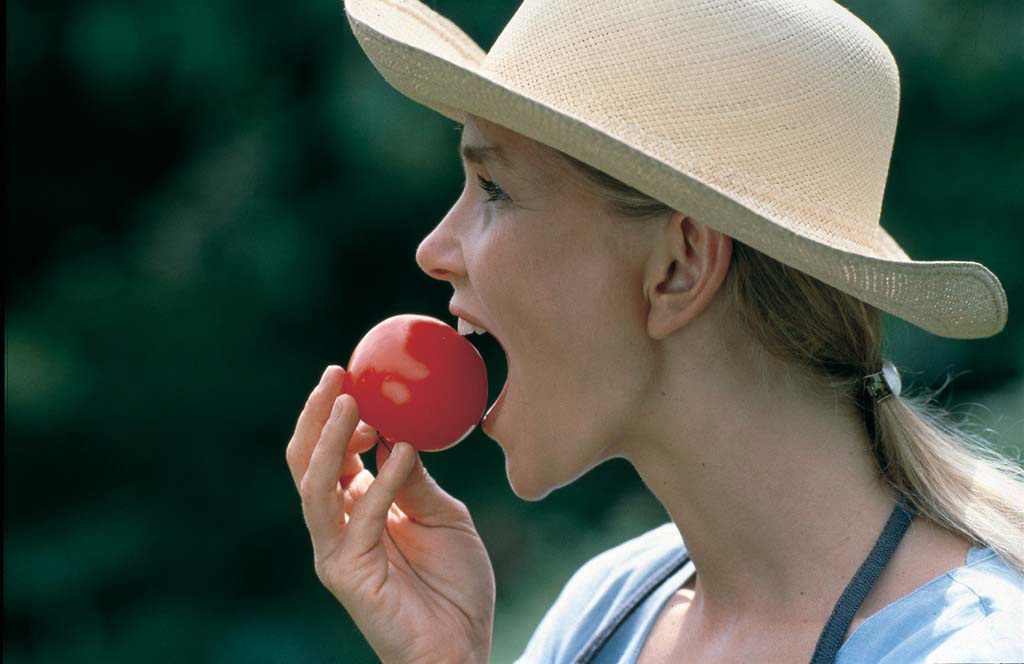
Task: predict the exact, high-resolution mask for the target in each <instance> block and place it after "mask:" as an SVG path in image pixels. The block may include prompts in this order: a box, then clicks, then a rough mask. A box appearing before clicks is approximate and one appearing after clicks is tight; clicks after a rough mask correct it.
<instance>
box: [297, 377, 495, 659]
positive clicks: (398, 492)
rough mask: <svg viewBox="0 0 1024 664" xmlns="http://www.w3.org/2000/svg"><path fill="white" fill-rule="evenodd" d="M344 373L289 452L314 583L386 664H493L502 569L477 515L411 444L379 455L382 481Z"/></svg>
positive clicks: (310, 409) (305, 419) (317, 394)
mask: <svg viewBox="0 0 1024 664" xmlns="http://www.w3.org/2000/svg"><path fill="white" fill-rule="evenodd" d="M344 375H345V371H344V369H342V368H341V367H338V366H330V367H327V370H326V371H325V372H324V375H323V377H322V378H321V379H320V384H319V385H318V386H317V387H316V389H315V390H313V392H312V394H310V396H309V399H308V400H307V402H306V406H305V408H303V410H302V414H301V415H299V419H298V422H297V424H296V426H295V433H294V435H293V436H292V439H291V441H289V443H288V450H287V454H286V457H287V460H288V467H289V468H290V470H291V473H292V478H293V479H294V480H295V486H296V488H298V490H299V494H300V495H301V497H302V512H303V515H304V516H305V519H306V526H307V528H308V529H309V534H310V537H311V538H312V540H313V563H314V567H315V569H316V574H317V576H318V577H319V579H320V581H321V582H322V583H323V584H324V586H326V587H327V589H328V590H330V591H331V593H332V594H333V595H334V596H335V597H336V598H337V599H338V601H339V602H340V603H341V604H342V606H344V607H345V609H346V610H347V611H348V613H349V615H351V616H352V619H353V620H354V621H355V623H356V626H357V627H358V628H359V630H360V631H361V632H362V633H363V635H364V636H365V637H366V640H367V641H368V642H369V644H370V646H371V647H372V648H373V650H374V652H375V653H377V656H378V657H380V659H381V661H382V662H386V663H388V664H391V663H403V664H404V663H408V662H470V661H483V662H486V661H487V659H488V656H489V653H490V647H491V634H492V629H493V624H494V571H493V569H492V567H491V561H490V558H488V556H487V550H486V549H485V548H484V544H483V541H482V540H481V539H480V536H479V534H477V532H476V528H475V526H474V525H473V520H472V518H471V517H470V514H469V510H468V509H467V508H466V506H465V505H464V504H463V503H462V502H461V501H459V500H456V499H455V498H453V497H452V496H451V495H449V494H448V493H446V492H445V491H444V490H443V489H441V487H440V486H438V484H437V483H436V482H435V481H434V480H433V478H431V477H430V476H429V475H428V474H427V471H426V469H425V468H424V467H423V464H422V462H421V460H420V458H419V453H418V452H417V451H416V450H415V449H414V448H413V447H412V446H411V445H409V443H404V442H399V443H397V444H396V445H394V447H393V448H392V450H391V452H390V453H389V452H388V450H387V448H385V447H384V445H377V468H378V473H379V474H378V476H377V478H376V479H374V476H373V475H372V474H371V473H370V472H369V471H368V470H366V469H365V468H364V467H363V462H362V459H361V458H360V456H359V453H361V452H365V451H367V450H369V449H370V448H371V447H373V445H374V443H376V442H377V432H376V431H374V430H373V429H372V428H371V427H369V426H367V425H365V424H364V423H360V422H359V412H358V405H357V404H356V401H355V399H354V398H353V397H352V396H351V395H349V394H345V395H341V396H338V395H339V394H340V392H341V386H342V381H343V377H344ZM328 418H329V419H328ZM357 424H358V425H359V426H358V427H357ZM389 457H390V458H389ZM339 478H340V480H339Z"/></svg>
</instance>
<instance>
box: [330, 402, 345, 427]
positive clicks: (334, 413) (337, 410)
mask: <svg viewBox="0 0 1024 664" xmlns="http://www.w3.org/2000/svg"><path fill="white" fill-rule="evenodd" d="M344 410H345V406H344V405H343V404H342V403H341V397H338V398H337V399H335V400H334V407H333V408H332V409H331V422H334V421H335V420H337V419H338V418H339V417H341V413H342V411H344Z"/></svg>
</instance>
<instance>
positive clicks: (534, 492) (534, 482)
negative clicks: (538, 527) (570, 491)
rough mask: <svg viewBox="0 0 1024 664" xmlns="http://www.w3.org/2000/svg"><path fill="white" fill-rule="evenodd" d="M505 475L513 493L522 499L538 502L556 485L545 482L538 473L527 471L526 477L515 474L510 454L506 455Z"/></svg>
mask: <svg viewBox="0 0 1024 664" xmlns="http://www.w3.org/2000/svg"><path fill="white" fill-rule="evenodd" d="M505 475H506V476H507V477H508V484H509V486H510V487H512V493H514V494H516V496H517V497H519V498H520V499H522V500H526V501H529V502H537V501H539V500H544V499H545V498H546V497H547V495H548V494H549V493H551V491H552V490H553V489H555V488H556V487H554V486H551V485H550V484H544V483H543V482H542V481H538V480H540V478H539V477H538V476H537V474H536V473H527V474H526V477H520V476H517V475H516V474H515V472H514V471H513V469H512V467H511V465H510V464H509V459H508V456H506V457H505Z"/></svg>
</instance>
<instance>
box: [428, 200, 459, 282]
mask: <svg viewBox="0 0 1024 664" xmlns="http://www.w3.org/2000/svg"><path fill="white" fill-rule="evenodd" d="M462 200H463V198H462V197H461V196H460V197H459V200H457V201H455V204H454V205H453V206H452V208H451V209H450V210H449V211H448V214H446V215H445V216H444V219H442V220H441V223H439V224H438V225H437V227H435V228H434V230H432V231H431V232H430V234H429V235H427V237H425V238H423V241H422V242H420V246H419V247H417V249H416V264H417V265H419V266H420V269H421V270H423V271H424V272H426V273H427V274H428V275H430V276H431V277H433V278H435V279H440V280H442V281H452V280H454V279H456V278H458V277H459V276H461V275H463V274H465V269H466V266H465V259H464V257H463V254H462V243H461V242H460V240H459V237H458V234H457V233H456V230H457V228H458V226H459V223H458V222H459V216H460V214H461V213H462V205H461V204H462Z"/></svg>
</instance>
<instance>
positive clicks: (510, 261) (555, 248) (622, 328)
mask: <svg viewBox="0 0 1024 664" xmlns="http://www.w3.org/2000/svg"><path fill="white" fill-rule="evenodd" d="M460 152H461V153H462V154H463V157H464V158H463V166H464V169H465V175H466V181H465V186H464V187H463V190H462V193H461V195H460V196H459V198H458V200H457V201H455V204H454V205H453V206H452V208H451V210H450V211H449V212H448V214H447V215H446V216H445V217H444V219H443V220H442V221H441V223H440V224H439V225H438V226H437V227H436V228H435V229H434V230H433V231H432V232H431V233H430V234H429V235H428V236H427V237H426V238H425V239H424V240H423V241H422V243H421V244H420V246H419V249H418V250H417V252H416V260H417V263H418V264H419V266H420V267H421V268H422V269H423V271H424V272H426V273H427V274H429V275H430V276H433V277H435V278H437V279H442V280H445V281H448V282H450V283H451V284H452V287H453V288H454V291H455V292H454V295H453V297H452V300H451V303H452V304H453V305H455V306H456V307H458V308H459V309H462V310H463V311H465V312H466V313H467V314H469V316H471V317H473V318H474V319H476V320H477V321H479V322H480V323H482V324H483V325H484V326H485V327H486V328H487V330H488V331H489V332H490V333H492V334H493V335H494V336H495V337H496V338H497V339H498V340H499V341H500V343H501V345H502V346H503V347H504V349H505V352H506V354H507V356H508V360H509V371H508V384H507V388H506V392H505V396H504V399H503V404H502V407H501V409H500V413H499V414H498V415H497V416H496V417H494V418H493V419H491V418H489V422H488V429H489V435H490V436H491V437H492V438H494V439H495V440H496V441H497V442H498V443H499V444H500V445H501V447H502V448H503V449H504V451H505V456H506V471H507V473H508V478H509V482H510V484H511V485H512V488H513V490H514V491H515V492H516V494H517V495H519V496H520V497H522V498H525V499H529V500H538V499H540V498H543V497H544V496H545V495H546V494H547V493H548V492H549V491H551V490H552V489H554V488H557V487H559V486H563V485H565V484H567V483H569V482H571V481H572V480H574V479H575V478H577V477H579V476H580V475H581V474H583V473H584V472H586V471H587V470H588V469H590V468H591V467H593V466H595V465H597V464H598V463H600V462H602V461H604V460H605V459H607V458H610V457H611V456H617V455H618V454H619V450H618V449H617V445H619V444H621V442H622V441H624V440H628V439H629V430H630V429H631V427H633V426H634V423H635V422H636V418H637V414H638V408H639V406H640V405H641V404H642V403H643V400H644V396H645V395H644V391H645V388H647V386H648V385H650V384H651V381H652V377H653V376H654V375H655V368H656V367H654V366H653V361H652V358H654V357H655V353H654V351H653V350H652V346H651V345H650V344H651V343H652V340H651V339H650V338H649V337H648V336H647V333H646V329H647V328H646V324H647V301H646V300H645V298H644V296H643V278H644V274H643V271H644V267H645V262H646V260H647V258H648V256H649V249H648V248H649V246H650V244H651V243H652V242H653V241H654V231H655V230H656V229H655V226H658V224H656V223H655V224H650V223H648V224H646V225H643V224H640V225H638V222H635V221H634V222H628V221H625V220H622V219H619V218H617V217H616V216H615V215H614V214H613V213H612V212H611V211H610V210H608V209H606V205H605V204H604V202H603V201H602V200H601V199H599V198H598V197H597V195H596V194H595V193H594V192H593V191H592V190H591V189H590V188H589V187H588V186H587V185H586V184H585V183H584V181H583V180H582V179H581V178H580V177H579V176H578V175H576V174H574V173H573V172H572V171H571V170H570V168H571V167H570V166H568V164H567V163H566V162H565V161H564V160H563V159H561V158H560V157H559V156H558V155H557V154H556V153H555V152H553V151H552V150H550V149H548V148H546V147H544V146H542V145H540V144H538V143H536V142H534V141H532V140H530V139H528V138H526V137H524V136H522V135H520V134H516V133H514V132H512V131H509V130H507V129H504V128H502V127H499V126H497V125H494V124H491V123H489V122H486V121H483V120H479V119H475V118H472V117H471V118H469V119H467V121H466V123H465V125H464V128H463V133H462V141H461V145H460ZM491 398H492V400H493V399H494V395H492V397H491Z"/></svg>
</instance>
